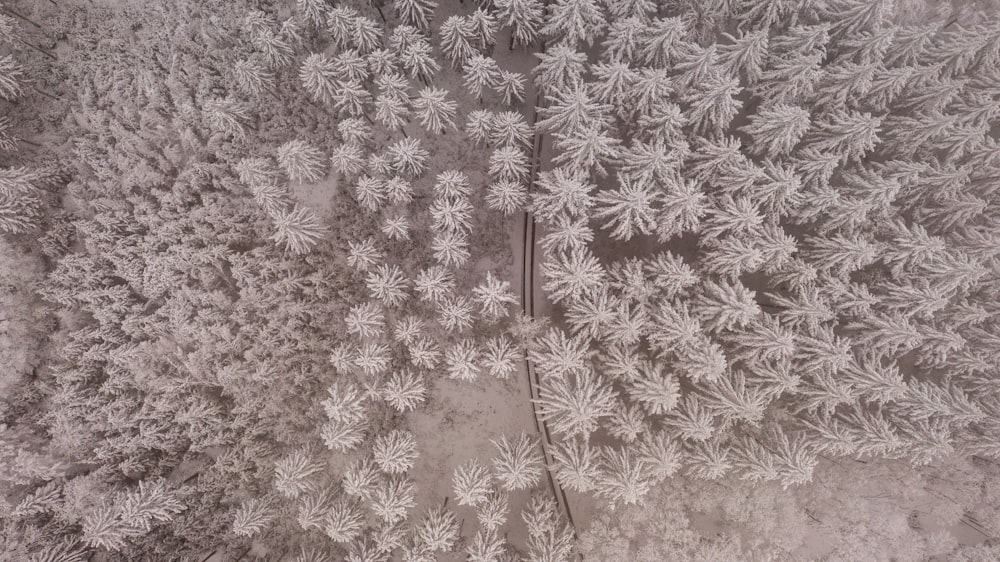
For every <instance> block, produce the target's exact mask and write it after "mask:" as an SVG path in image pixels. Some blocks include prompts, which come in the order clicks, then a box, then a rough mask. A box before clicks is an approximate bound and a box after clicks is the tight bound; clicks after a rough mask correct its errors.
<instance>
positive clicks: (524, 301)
mask: <svg viewBox="0 0 1000 562" xmlns="http://www.w3.org/2000/svg"><path fill="white" fill-rule="evenodd" d="M544 48H545V47H544V44H543V46H542V49H543V50H544ZM541 99H542V96H541V95H540V94H539V93H538V92H537V90H536V92H535V103H534V104H533V111H532V115H531V126H532V127H534V126H535V123H537V122H538V105H539V101H540V100H541ZM543 142H544V135H542V134H541V133H538V132H535V134H534V137H533V139H532V154H531V172H530V173H529V175H528V193H531V192H532V191H533V190H534V187H535V180H536V179H537V178H538V172H539V169H540V168H541V164H542V144H543ZM535 233H536V228H535V219H534V217H533V216H532V215H531V212H530V211H525V212H524V228H523V230H522V238H521V242H522V247H523V253H522V256H523V260H522V263H521V310H522V312H523V313H524V315H525V316H528V317H529V318H534V317H535ZM524 366H525V371H526V372H527V374H528V394H529V396H530V397H531V412H532V414H533V417H534V419H535V430H536V431H538V433H539V434H540V435H541V445H542V455H543V457H544V460H545V474H546V477H547V478H548V482H549V489H550V490H551V491H552V496H553V497H554V498H555V500H556V504H557V505H558V506H559V509H560V511H562V512H563V514H564V515H565V516H566V520H567V521H569V524H570V526H571V527H573V530H574V534H575V533H576V524H575V523H574V521H573V514H572V512H571V511H570V507H569V500H568V498H567V497H566V491H565V490H564V489H563V487H562V485H560V484H559V481H558V480H557V479H556V478H555V477H554V476H553V475H552V469H551V468H550V467H551V466H552V463H553V461H552V453H551V448H552V436H551V433H550V432H549V425H548V423H547V422H546V421H545V420H543V419H542V418H541V416H540V415H539V412H538V406H537V404H536V403H535V400H537V399H538V397H539V394H538V393H539V385H540V382H541V381H540V378H539V376H538V372H537V371H535V369H534V367H533V365H532V364H531V360H530V359H528V354H527V351H525V354H524Z"/></svg>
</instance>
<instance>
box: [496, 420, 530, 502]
mask: <svg viewBox="0 0 1000 562" xmlns="http://www.w3.org/2000/svg"><path fill="white" fill-rule="evenodd" d="M493 445H494V446H496V448H497V456H496V457H494V458H493V469H494V472H495V473H496V477H497V480H499V481H500V483H501V485H502V486H503V487H504V489H506V490H510V491H516V490H525V489H529V488H531V487H532V486H534V485H535V484H536V483H537V482H538V480H539V478H541V476H542V462H541V461H540V460H539V458H538V452H537V447H538V444H537V443H536V442H535V441H534V440H532V439H531V438H529V437H528V436H527V435H526V434H525V433H524V432H522V433H521V434H520V435H519V436H518V437H516V438H513V439H508V438H507V436H506V435H502V436H501V437H500V440H499V441H493Z"/></svg>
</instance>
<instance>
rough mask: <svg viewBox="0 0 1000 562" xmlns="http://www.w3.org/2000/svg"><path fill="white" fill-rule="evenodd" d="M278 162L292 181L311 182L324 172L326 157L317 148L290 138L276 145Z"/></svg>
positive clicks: (320, 176)
mask: <svg viewBox="0 0 1000 562" xmlns="http://www.w3.org/2000/svg"><path fill="white" fill-rule="evenodd" d="M277 156H278V163H279V164H281V167H282V168H284V170H285V174H287V175H288V178H289V179H291V180H292V181H299V182H306V183H312V182H316V181H318V180H319V179H320V178H322V177H323V175H324V174H325V173H326V171H325V167H324V164H323V163H324V161H325V160H326V158H325V157H324V156H323V153H322V152H320V151H319V149H318V148H316V147H314V146H312V145H310V144H308V143H306V142H305V141H300V140H291V141H288V142H286V143H285V144H283V145H281V146H280V147H278V153H277Z"/></svg>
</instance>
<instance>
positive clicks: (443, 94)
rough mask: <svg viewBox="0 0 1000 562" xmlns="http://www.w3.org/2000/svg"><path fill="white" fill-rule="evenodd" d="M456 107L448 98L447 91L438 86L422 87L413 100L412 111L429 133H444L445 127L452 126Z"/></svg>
mask: <svg viewBox="0 0 1000 562" xmlns="http://www.w3.org/2000/svg"><path fill="white" fill-rule="evenodd" d="M457 107H458V105H457V104H456V103H455V102H454V101H451V100H449V99H448V91H447V90H442V89H440V88H424V89H423V90H421V91H420V94H418V95H417V98H416V99H414V100H413V111H414V113H415V114H416V116H417V118H419V119H420V124H421V125H423V127H424V128H425V129H427V131H429V132H431V133H444V132H445V130H446V129H447V128H449V127H451V128H454V127H455V113H456V108H457Z"/></svg>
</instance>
